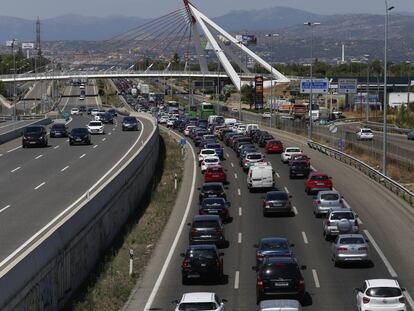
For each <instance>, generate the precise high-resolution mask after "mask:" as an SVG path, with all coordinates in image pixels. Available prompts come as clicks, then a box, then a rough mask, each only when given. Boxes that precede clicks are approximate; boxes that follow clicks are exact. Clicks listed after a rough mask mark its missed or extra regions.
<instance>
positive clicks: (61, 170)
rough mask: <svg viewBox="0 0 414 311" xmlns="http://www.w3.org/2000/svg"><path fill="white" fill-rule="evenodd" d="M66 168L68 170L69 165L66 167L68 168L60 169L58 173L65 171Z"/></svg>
mask: <svg viewBox="0 0 414 311" xmlns="http://www.w3.org/2000/svg"><path fill="white" fill-rule="evenodd" d="M68 168H69V165H68V166H65V167H64V168H62V169H61V170H60V171H61V172H64V171H66V170H67V169H68Z"/></svg>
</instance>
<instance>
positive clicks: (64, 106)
mask: <svg viewBox="0 0 414 311" xmlns="http://www.w3.org/2000/svg"><path fill="white" fill-rule="evenodd" d="M72 88H73V86H72V85H71V86H70V89H69V95H71V94H72ZM69 100H70V97H67V98H66V103H65V104H64V105H63V108H62V111H65V108H66V105H67V104H68V103H69Z"/></svg>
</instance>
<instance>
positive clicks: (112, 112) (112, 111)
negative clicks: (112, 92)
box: [108, 108, 118, 117]
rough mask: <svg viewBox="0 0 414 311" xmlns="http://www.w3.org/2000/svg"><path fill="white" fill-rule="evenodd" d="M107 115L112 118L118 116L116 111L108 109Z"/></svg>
mask: <svg viewBox="0 0 414 311" xmlns="http://www.w3.org/2000/svg"><path fill="white" fill-rule="evenodd" d="M108 113H110V114H111V115H112V117H117V116H118V112H117V111H116V109H113V108H111V109H108Z"/></svg>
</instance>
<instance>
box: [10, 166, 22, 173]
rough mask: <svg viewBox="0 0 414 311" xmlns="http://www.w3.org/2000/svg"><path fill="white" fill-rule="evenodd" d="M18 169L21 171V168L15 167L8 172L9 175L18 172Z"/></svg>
mask: <svg viewBox="0 0 414 311" xmlns="http://www.w3.org/2000/svg"><path fill="white" fill-rule="evenodd" d="M20 169H21V167H20V166H18V167H16V168H15V169H13V170H11V171H10V173H14V172H17V171H18V170H20Z"/></svg>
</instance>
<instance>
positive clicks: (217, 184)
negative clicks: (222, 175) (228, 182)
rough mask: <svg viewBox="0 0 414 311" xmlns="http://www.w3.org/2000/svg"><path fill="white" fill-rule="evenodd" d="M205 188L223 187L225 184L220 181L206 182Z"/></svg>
mask: <svg viewBox="0 0 414 311" xmlns="http://www.w3.org/2000/svg"><path fill="white" fill-rule="evenodd" d="M203 186H223V183H222V182H218V181H209V182H205V183H204V184H203Z"/></svg>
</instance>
